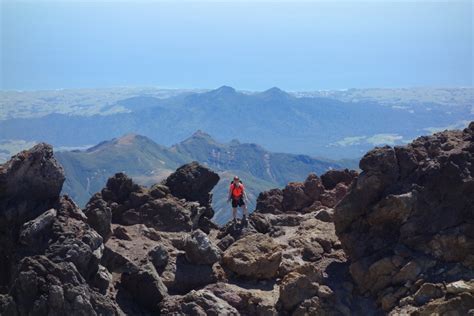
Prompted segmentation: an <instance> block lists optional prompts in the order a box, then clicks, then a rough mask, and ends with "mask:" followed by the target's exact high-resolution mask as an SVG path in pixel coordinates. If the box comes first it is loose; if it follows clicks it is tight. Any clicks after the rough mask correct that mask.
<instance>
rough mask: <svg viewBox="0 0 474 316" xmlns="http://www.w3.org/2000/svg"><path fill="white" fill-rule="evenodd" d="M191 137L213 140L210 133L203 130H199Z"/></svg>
mask: <svg viewBox="0 0 474 316" xmlns="http://www.w3.org/2000/svg"><path fill="white" fill-rule="evenodd" d="M191 137H198V138H210V139H212V136H211V135H209V134H208V133H206V132H204V131H203V130H200V129H198V130H197V131H195V132H194V133H193V135H192V136H191Z"/></svg>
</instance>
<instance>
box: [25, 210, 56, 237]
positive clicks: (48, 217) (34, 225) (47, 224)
mask: <svg viewBox="0 0 474 316" xmlns="http://www.w3.org/2000/svg"><path fill="white" fill-rule="evenodd" d="M56 214H57V211H56V210H55V209H54V208H52V209H50V210H48V211H46V212H44V213H43V214H41V215H40V216H38V217H37V218H35V219H32V220H31V221H28V222H26V223H24V224H23V227H22V229H21V232H20V243H21V244H23V245H26V246H35V245H38V244H40V243H44V242H45V241H48V239H49V236H50V233H49V230H50V229H51V226H52V225H53V222H54V220H55V219H56Z"/></svg>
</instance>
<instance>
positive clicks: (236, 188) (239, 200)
mask: <svg viewBox="0 0 474 316" xmlns="http://www.w3.org/2000/svg"><path fill="white" fill-rule="evenodd" d="M230 200H232V217H233V222H234V224H235V223H237V207H238V206H240V207H241V208H242V209H243V210H244V212H243V213H244V214H243V217H242V222H243V223H246V222H247V216H248V212H247V205H245V201H244V200H247V201H248V198H247V194H246V193H245V188H244V184H243V183H242V181H241V180H240V179H239V177H238V176H235V177H234V180H233V181H232V182H231V183H230V187H229V197H228V199H227V202H229V201H230Z"/></svg>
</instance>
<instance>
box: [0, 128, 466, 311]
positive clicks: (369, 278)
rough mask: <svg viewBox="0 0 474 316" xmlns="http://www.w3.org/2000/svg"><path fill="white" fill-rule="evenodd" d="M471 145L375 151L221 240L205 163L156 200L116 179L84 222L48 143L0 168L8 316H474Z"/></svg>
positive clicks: (456, 139) (287, 193) (0, 244)
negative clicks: (473, 315)
mask: <svg viewBox="0 0 474 316" xmlns="http://www.w3.org/2000/svg"><path fill="white" fill-rule="evenodd" d="M473 135H474V123H473V124H471V125H470V127H469V128H468V129H466V130H464V131H451V132H444V133H440V134H436V135H434V136H430V137H422V138H419V139H417V140H416V141H414V142H413V143H412V144H410V145H408V146H406V147H396V148H390V147H383V148H376V149H374V150H373V151H371V152H369V153H368V154H367V155H366V156H365V157H364V158H363V159H362V160H361V162H360V167H361V169H362V171H363V172H362V173H361V174H360V175H359V176H358V175H357V173H355V172H353V171H349V170H343V171H337V170H332V171H330V172H328V173H326V174H324V175H322V176H321V177H318V176H317V175H315V174H310V175H309V176H308V177H307V179H306V180H305V181H304V182H292V183H289V184H288V185H287V186H286V187H285V188H283V189H282V190H280V189H273V190H270V191H267V192H262V194H260V196H259V200H258V205H257V209H256V210H255V212H253V213H252V214H251V215H250V216H249V218H248V220H247V221H240V220H239V221H238V222H237V223H235V224H234V223H228V224H226V225H224V226H223V227H218V226H217V225H215V224H214V223H213V222H212V221H211V216H212V214H213V211H212V208H211V207H210V198H211V195H210V194H209V192H210V191H211V190H212V187H213V185H214V184H215V183H216V182H217V180H218V178H217V180H216V176H217V175H215V174H214V173H213V172H212V171H210V170H209V169H207V168H205V167H203V166H200V165H198V164H196V163H191V164H188V165H185V166H183V167H181V168H179V169H178V170H177V171H176V173H174V174H172V175H170V177H169V178H168V179H167V180H166V181H164V182H163V183H160V184H155V185H153V186H152V187H150V188H146V187H142V186H139V185H137V184H135V183H134V182H133V181H132V180H131V179H130V178H129V177H128V176H127V175H125V174H123V173H117V174H115V175H114V176H113V177H111V178H110V179H109V180H108V182H107V185H106V186H105V187H104V188H103V189H102V190H101V192H98V193H96V194H95V195H94V196H93V197H92V198H91V200H90V201H89V203H88V204H87V206H86V208H85V209H84V212H82V211H81V210H80V209H79V208H78V207H77V206H76V204H75V203H74V202H73V201H72V200H71V199H70V198H68V197H67V196H63V197H60V196H59V192H60V189H61V185H62V182H63V181H64V175H63V173H62V169H61V167H60V166H59V165H58V164H57V163H56V161H55V160H54V157H53V155H52V150H51V147H50V146H48V145H46V144H42V145H39V146H37V147H34V148H32V149H31V150H30V151H31V152H30V151H25V152H22V153H21V154H19V155H17V156H16V157H14V158H13V160H12V161H10V162H8V163H6V164H4V165H2V166H0V189H1V191H0V196H1V197H2V199H1V200H0V205H1V206H2V208H1V209H0V254H1V255H2V257H0V263H1V267H0V268H1V270H0V281H1V282H0V314H1V315H32V314H34V315H65V314H80V315H124V314H127V315H152V314H163V315H181V314H192V315H221V314H222V315H379V314H383V313H389V314H390V313H391V314H393V315H398V314H410V313H414V314H420V315H424V314H432V313H438V314H443V313H448V314H468V313H469V311H470V310H472V309H474V299H473V295H474V281H473V280H474V275H473V274H474V273H473V270H474V269H473V268H474V267H473V262H474V260H473V257H472V256H473V253H474V251H473V250H474V247H473V244H474V243H473V238H474V235H473V233H472V232H473V231H474V229H473V228H474V227H473V224H474V219H473V208H472V206H473V205H474V200H473V198H474V189H473V178H472V175H473V171H474V170H473V166H474V161H473V154H474V146H473V137H474V136H473ZM29 177H34V179H29ZM17 184H18V185H20V186H21V187H22V188H23V189H21V190H19V189H17V188H16V187H15V185H17ZM180 184H181V185H182V187H181V186H180ZM44 186H48V187H47V188H45V187H44ZM29 191H32V192H33V193H32V194H29ZM334 208H335V210H334ZM333 221H335V223H334V222H333ZM336 233H337V235H336Z"/></svg>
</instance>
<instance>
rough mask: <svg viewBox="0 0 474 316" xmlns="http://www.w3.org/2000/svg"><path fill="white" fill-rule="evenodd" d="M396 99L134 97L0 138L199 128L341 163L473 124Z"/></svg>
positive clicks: (447, 111) (225, 92) (461, 110)
mask: <svg viewBox="0 0 474 316" xmlns="http://www.w3.org/2000/svg"><path fill="white" fill-rule="evenodd" d="M469 91H470V90H468V91H465V92H463V93H464V94H468V93H469ZM395 99H396V98H395ZM395 99H394V100H393V101H390V100H389V102H388V103H387V102H383V103H382V101H380V102H377V101H374V100H377V99H370V98H369V99H367V98H362V99H358V98H349V99H343V100H338V99H337V98H336V97H334V96H330V97H323V96H312V97H295V96H294V95H291V94H288V93H286V92H284V91H282V90H280V89H278V88H272V89H269V90H267V91H264V92H260V93H242V92H239V91H236V90H234V89H233V88H231V87H225V86H224V87H221V88H218V89H216V90H212V91H208V92H203V93H186V94H181V95H177V96H173V97H169V98H158V97H155V96H152V95H147V94H139V95H137V96H135V97H128V98H124V99H122V100H118V101H114V103H112V104H111V105H110V106H112V107H116V108H121V109H124V111H122V112H120V113H113V114H110V115H99V114H94V115H82V116H79V115H69V114H67V115H66V114H58V113H53V114H49V115H46V116H43V117H36V118H12V119H6V120H3V121H2V122H1V124H0V135H2V138H4V139H16V140H18V139H22V140H25V141H37V140H43V141H47V142H50V143H52V144H53V145H54V146H83V145H85V144H94V143H98V142H100V141H102V140H104V139H111V138H114V137H117V136H119V135H123V134H126V133H130V132H133V133H136V134H140V135H145V136H147V137H150V138H151V139H152V140H154V141H155V142H158V143H160V144H163V145H166V146H170V145H172V144H174V143H177V142H179V141H181V140H182V139H184V138H185V137H187V136H188V135H190V134H191V133H193V132H194V131H196V130H198V129H201V130H205V131H207V132H209V133H210V134H211V135H215V136H216V137H218V139H219V140H225V141H228V140H231V139H235V138H238V139H239V140H240V141H242V142H249V143H257V144H265V146H266V148H268V149H270V150H272V151H279V152H293V153H304V154H310V155H313V156H324V157H330V158H335V159H340V158H357V157H360V156H361V155H362V154H363V153H364V152H365V151H367V150H369V149H371V148H372V147H373V146H374V145H382V144H390V145H394V144H403V143H405V142H407V141H409V140H410V139H412V138H414V137H417V136H419V135H421V134H425V133H426V132H427V131H431V130H436V129H439V128H446V127H448V126H453V124H454V125H456V126H457V127H463V126H464V125H466V124H467V123H466V122H467V120H471V119H472V118H474V112H473V111H472V108H471V107H469V106H466V105H463V106H461V105H459V106H456V105H457V104H455V102H458V101H456V99H453V106H447V105H445V104H436V103H433V102H431V103H419V102H415V101H410V100H411V99H406V98H405V99H403V102H401V101H400V102H398V101H396V100H395ZM458 125H459V126H458Z"/></svg>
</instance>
